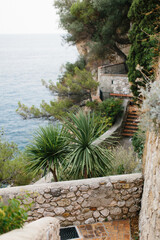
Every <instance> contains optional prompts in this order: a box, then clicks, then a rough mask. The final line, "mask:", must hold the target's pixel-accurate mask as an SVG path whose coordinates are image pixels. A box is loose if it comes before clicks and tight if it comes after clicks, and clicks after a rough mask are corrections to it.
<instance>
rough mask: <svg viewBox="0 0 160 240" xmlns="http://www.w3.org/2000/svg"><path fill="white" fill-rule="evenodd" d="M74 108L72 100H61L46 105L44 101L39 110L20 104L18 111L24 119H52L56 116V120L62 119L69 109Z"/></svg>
mask: <svg viewBox="0 0 160 240" xmlns="http://www.w3.org/2000/svg"><path fill="white" fill-rule="evenodd" d="M72 106H73V103H72V101H71V100H70V99H61V100H59V101H50V103H46V102H45V101H44V100H42V103H41V104H40V107H39V108H36V107H34V106H31V107H27V106H26V105H25V104H21V103H20V102H19V103H18V109H17V110H16V111H17V113H18V114H20V115H21V116H22V117H23V118H24V119H26V118H41V117H42V118H51V119H52V117H53V116H54V117H55V118H56V119H61V118H62V117H63V116H65V115H66V112H67V111H68V109H69V108H71V107H72Z"/></svg>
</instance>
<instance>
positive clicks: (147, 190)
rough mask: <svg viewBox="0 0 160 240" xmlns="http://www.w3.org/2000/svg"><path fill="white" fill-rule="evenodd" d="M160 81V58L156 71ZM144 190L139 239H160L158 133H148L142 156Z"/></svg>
mask: <svg viewBox="0 0 160 240" xmlns="http://www.w3.org/2000/svg"><path fill="white" fill-rule="evenodd" d="M156 80H157V81H160V58H159V64H158V68H157V73H156ZM143 173H144V190H143V198H142V208H141V212H140V222H139V227H140V239H141V240H159V239H160V134H157V135H156V134H155V133H152V132H150V133H148V134H147V139H146V146H145V150H144V156H143Z"/></svg>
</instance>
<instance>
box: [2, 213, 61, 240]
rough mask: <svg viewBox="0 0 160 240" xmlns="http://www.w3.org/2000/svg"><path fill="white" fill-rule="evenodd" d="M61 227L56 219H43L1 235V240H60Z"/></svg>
mask: <svg viewBox="0 0 160 240" xmlns="http://www.w3.org/2000/svg"><path fill="white" fill-rule="evenodd" d="M59 230H60V225H59V221H58V220H57V219H55V218H51V217H46V218H41V219H39V220H37V221H35V222H32V223H29V224H27V225H26V226H24V227H23V228H20V229H16V230H13V231H11V232H8V233H5V234H2V235H0V240H53V239H54V240H60V236H59Z"/></svg>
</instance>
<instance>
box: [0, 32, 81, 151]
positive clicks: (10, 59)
mask: <svg viewBox="0 0 160 240" xmlns="http://www.w3.org/2000/svg"><path fill="white" fill-rule="evenodd" d="M77 57H78V52H77V49H76V47H75V46H68V45H66V44H64V43H63V40H62V36H61V35H60V34H44V35H43V34H35V35H34V34H33V35H29V34H27V35H18V34H16V35H10V34H8V35H0V130H3V132H4V135H5V138H6V140H7V141H9V142H15V143H16V144H17V145H18V147H19V149H21V150H23V149H24V148H25V146H26V145H27V144H28V143H29V141H30V140H31V139H32V135H33V133H34V131H35V130H36V129H37V128H38V126H44V125H46V124H48V120H44V119H26V120H24V119H23V118H22V117H21V116H20V115H18V114H17V113H16V109H17V107H18V101H20V102H21V103H24V104H25V105H27V106H31V105H35V106H37V107H38V106H39V105H40V103H41V101H42V100H45V101H46V102H49V101H51V100H56V98H57V97H56V96H55V95H54V94H53V93H50V92H49V91H48V89H46V88H45V87H44V86H42V83H41V80H42V79H44V80H46V81H49V80H52V81H53V82H54V83H56V82H57V78H58V75H60V73H61V68H62V65H64V64H65V63H66V62H72V63H73V62H75V60H76V59H77ZM53 124H54V122H53Z"/></svg>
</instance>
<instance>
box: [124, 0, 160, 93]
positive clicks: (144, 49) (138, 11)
mask: <svg viewBox="0 0 160 240" xmlns="http://www.w3.org/2000/svg"><path fill="white" fill-rule="evenodd" d="M158 2H159V1H157V0H134V1H133V3H132V5H131V7H130V10H129V13H128V17H129V18H130V20H131V22H132V25H131V30H130V32H129V38H130V42H131V48H130V52H129V56H128V61H127V64H128V69H129V72H128V77H129V81H130V82H131V83H132V86H131V89H132V92H133V94H134V95H135V96H136V97H137V96H138V95H139V89H138V88H139V86H141V85H143V86H144V82H143V83H142V82H141V81H136V79H138V78H142V75H141V73H140V72H139V71H138V70H136V66H137V65H140V66H143V69H144V71H145V74H146V75H147V76H151V75H152V74H153V70H154V62H155V58H156V57H157V56H158V54H159V41H158V35H159V31H160V23H159V22H160V21H159V20H160V7H159V5H158Z"/></svg>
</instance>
